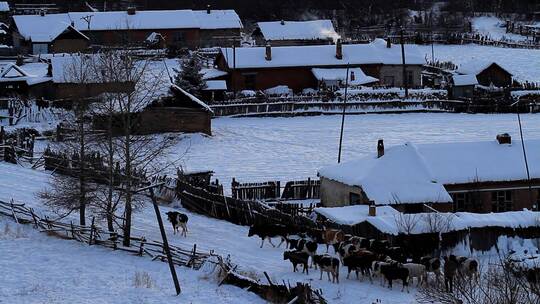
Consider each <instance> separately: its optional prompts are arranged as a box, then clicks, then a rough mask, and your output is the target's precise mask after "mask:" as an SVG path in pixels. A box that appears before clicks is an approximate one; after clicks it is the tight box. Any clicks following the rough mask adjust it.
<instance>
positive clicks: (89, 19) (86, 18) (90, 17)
mask: <svg viewBox="0 0 540 304" xmlns="http://www.w3.org/2000/svg"><path fill="white" fill-rule="evenodd" d="M92 17H94V15H86V16H84V17H82V18H81V20H84V21H86V24H87V26H88V29H90V22H91V21H92Z"/></svg>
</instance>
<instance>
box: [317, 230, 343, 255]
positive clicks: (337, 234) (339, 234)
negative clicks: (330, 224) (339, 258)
mask: <svg viewBox="0 0 540 304" xmlns="http://www.w3.org/2000/svg"><path fill="white" fill-rule="evenodd" d="M322 237H323V242H324V244H326V252H328V246H330V245H332V246H333V247H334V252H335V253H337V252H338V246H339V243H341V242H343V241H344V240H345V233H343V231H341V230H338V229H325V230H324V231H323V235H322Z"/></svg>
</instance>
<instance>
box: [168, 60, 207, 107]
mask: <svg viewBox="0 0 540 304" xmlns="http://www.w3.org/2000/svg"><path fill="white" fill-rule="evenodd" d="M181 66H182V68H181V69H180V70H178V69H174V71H175V72H176V73H177V74H176V76H175V77H174V84H176V85H177V86H179V87H181V88H182V89H184V90H186V91H187V92H189V93H190V94H192V95H194V96H197V97H201V92H202V90H203V89H204V88H206V83H205V81H204V80H203V74H202V73H201V69H202V65H201V62H200V61H199V59H198V58H197V56H195V55H192V56H191V57H190V58H189V59H188V60H182V62H181Z"/></svg>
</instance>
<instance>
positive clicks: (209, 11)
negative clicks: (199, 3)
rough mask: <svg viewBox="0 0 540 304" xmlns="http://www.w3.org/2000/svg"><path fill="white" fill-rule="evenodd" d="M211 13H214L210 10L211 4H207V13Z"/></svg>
mask: <svg viewBox="0 0 540 304" xmlns="http://www.w3.org/2000/svg"><path fill="white" fill-rule="evenodd" d="M211 12H212V10H211V9H210V4H207V5H206V13H207V14H210V13H211Z"/></svg>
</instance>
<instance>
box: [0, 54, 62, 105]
mask: <svg viewBox="0 0 540 304" xmlns="http://www.w3.org/2000/svg"><path fill="white" fill-rule="evenodd" d="M49 72H50V71H48V66H47V64H46V63H28V64H25V65H22V66H17V65H16V64H15V63H12V62H6V63H0V97H5V96H12V95H20V96H26V97H28V96H38V97H43V96H46V95H47V94H48V93H49V91H50V90H49V88H50V82H51V79H52V78H51V75H50V74H49Z"/></svg>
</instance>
